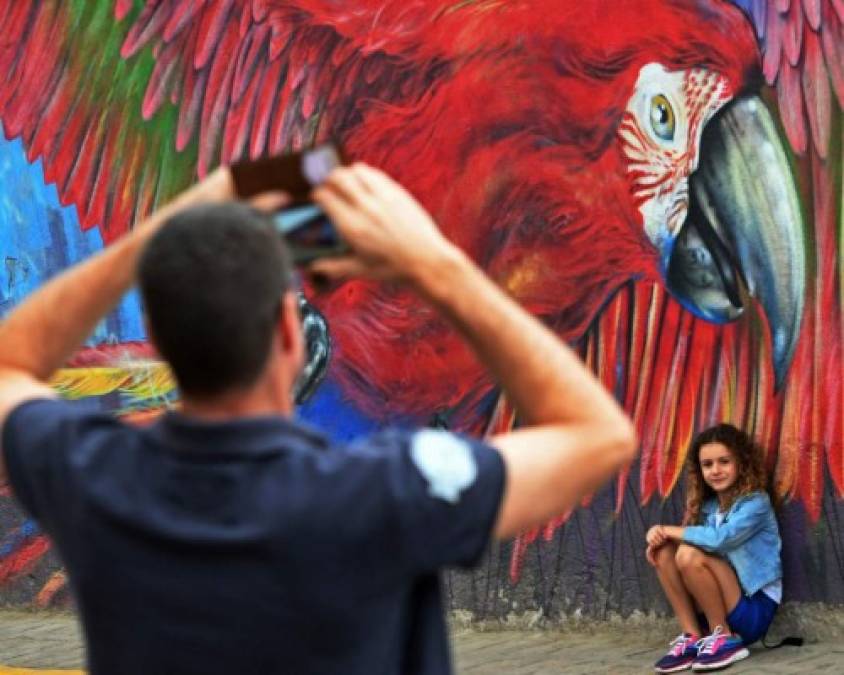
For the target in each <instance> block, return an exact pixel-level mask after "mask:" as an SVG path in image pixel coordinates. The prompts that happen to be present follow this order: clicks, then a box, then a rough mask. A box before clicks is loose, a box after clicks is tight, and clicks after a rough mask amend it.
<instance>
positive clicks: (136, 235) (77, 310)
mask: <svg viewBox="0 0 844 675" xmlns="http://www.w3.org/2000/svg"><path fill="white" fill-rule="evenodd" d="M232 197H233V190H232V182H231V174H230V173H229V170H228V169H226V168H221V169H218V170H216V171H215V172H213V173H212V174H211V175H209V176H208V177H207V178H206V179H205V180H204V181H202V182H201V183H198V184H196V185H194V186H193V187H192V188H190V189H189V190H187V191H185V192H183V193H182V194H181V195H179V196H178V197H177V198H176V199H175V200H174V201H173V202H171V203H170V204H168V205H167V206H165V207H163V208H162V209H160V210H159V211H157V212H156V213H154V214H152V215H151V216H150V217H149V218H148V219H147V220H146V221H145V222H143V223H141V224H140V225H138V226H136V227H135V228H134V229H133V230H132V231H131V232H130V233H129V234H128V235H126V236H125V237H123V238H121V239H120V240H118V241H117V242H115V243H114V244H112V245H111V246H109V247H108V248H106V249H105V250H103V251H101V252H100V253H98V254H97V255H94V256H92V257H91V258H89V259H88V260H86V261H84V262H82V263H79V264H78V265H75V266H74V267H71V268H70V269H68V270H66V271H65V272H63V273H62V274H60V275H58V276H56V277H55V278H54V279H52V280H50V281H49V282H48V283H46V284H45V285H44V286H42V287H41V288H39V289H38V290H37V291H35V292H34V293H33V294H32V295H31V296H29V297H28V298H27V299H26V300H25V301H24V302H23V303H21V304H20V305H19V306H18V307H17V308H15V310H14V311H12V312H11V313H10V314H9V315H8V316H7V317H6V319H5V320H4V321H3V322H2V323H0V429H2V427H3V425H4V423H5V421H6V417H7V416H8V414H9V412H11V411H12V410H13V409H14V408H15V407H17V406H18V405H20V404H21V403H23V402H24V401H26V400H29V399H32V398H44V397H50V396H53V395H54V394H53V392H52V390H51V389H50V388H49V387H48V386H47V384H46V382H47V380H48V379H49V378H50V376H51V375H52V374H53V373H54V372H55V371H56V369H58V368H60V367H61V366H62V365H63V364H64V363H65V362H66V361H67V359H68V358H69V357H70V356H71V355H72V354H73V352H74V351H75V350H76V349H78V348H79V346H80V345H81V344H82V342H83V341H84V340H85V338H87V337H88V335H90V334H91V331H93V329H94V327H95V326H96V324H97V322H98V321H99V320H100V319H101V318H103V316H105V315H106V314H107V313H108V312H109V311H110V310H111V309H112V308H113V307H114V306H115V305H116V304H117V303H118V302H119V300H120V298H121V297H122V296H123V294H124V293H126V291H128V290H129V288H130V287H131V286H132V284H133V283H134V282H135V270H136V267H137V263H138V259H139V256H140V254H141V252H142V250H143V247H144V245H145V244H146V242H147V240H148V239H149V238H150V237H151V236H152V234H153V233H154V232H155V231H156V230H157V229H158V227H159V226H160V225H161V224H162V223H163V222H164V221H165V220H167V218H169V217H170V216H171V215H172V214H173V213H175V212H176V211H178V210H180V209H182V208H186V207H188V206H191V205H193V204H199V203H207V202H213V201H222V200H226V199H231V198H232ZM0 450H1V449H0ZM4 482H5V466H4V463H3V454H2V452H0V484H2V483H4Z"/></svg>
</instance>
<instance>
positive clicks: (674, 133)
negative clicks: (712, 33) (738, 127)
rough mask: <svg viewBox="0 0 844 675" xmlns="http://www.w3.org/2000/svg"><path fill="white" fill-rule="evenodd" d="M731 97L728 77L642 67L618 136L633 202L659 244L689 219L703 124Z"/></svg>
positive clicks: (653, 240)
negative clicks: (692, 185)
mask: <svg viewBox="0 0 844 675" xmlns="http://www.w3.org/2000/svg"><path fill="white" fill-rule="evenodd" d="M732 97H733V92H732V91H731V88H730V86H729V84H728V82H727V80H726V78H724V77H723V76H721V75H719V74H718V73H714V72H712V71H709V70H704V69H702V68H693V69H690V70H682V71H668V70H666V69H665V68H664V67H663V66H661V65H660V64H658V63H649V64H647V65H645V66H643V67H642V69H641V70H640V71H639V77H638V79H637V80H636V87H635V89H634V91H633V95H632V96H631V97H630V100H629V101H628V103H627V108H626V109H625V112H624V116H623V118H622V121H621V125H620V126H619V129H618V138H619V141H620V143H621V150H622V153H623V154H624V157H625V159H626V161H627V177H628V179H629V180H630V189H631V194H632V196H633V199H634V203H635V204H636V208H637V209H638V210H639V213H640V214H641V215H642V225H643V227H644V230H645V234H646V235H647V236H648V239H649V240H650V241H651V243H652V244H654V246H656V247H657V248H663V247H664V244H665V243H667V242H668V241H670V240H673V239H674V238H675V237H676V236H677V233H678V232H679V231H680V228H681V227H682V225H683V223H684V222H685V220H686V215H687V213H688V210H689V176H690V175H691V174H692V172H694V171H695V169H697V165H698V160H699V158H700V137H701V134H702V132H703V128H704V127H705V126H706V123H707V122H708V121H709V120H710V119H711V118H712V116H713V115H714V114H715V113H716V112H717V111H718V110H719V109H720V108H721V107H722V106H723V105H724V104H725V103H726V102H727V101H729V100H730V99H731V98H732ZM665 248H666V249H667V250H670V248H671V247H670V246H669V247H665Z"/></svg>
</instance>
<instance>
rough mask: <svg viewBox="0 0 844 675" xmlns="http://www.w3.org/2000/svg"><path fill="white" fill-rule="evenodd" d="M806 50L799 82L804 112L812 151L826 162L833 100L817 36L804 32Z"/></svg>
mask: <svg viewBox="0 0 844 675" xmlns="http://www.w3.org/2000/svg"><path fill="white" fill-rule="evenodd" d="M805 48H806V57H805V63H804V65H803V72H802V74H801V80H802V84H803V96H804V100H805V102H806V113H807V115H808V117H809V128H810V129H811V131H812V140H813V142H814V146H815V151H816V152H817V153H818V155H819V156H820V157H821V158H822V159H826V156H827V153H828V151H829V138H830V126H831V124H832V98H831V95H830V91H829V78H828V77H827V74H826V64H825V63H824V58H823V54H822V53H821V43H820V40H819V39H818V36H817V34H815V33H813V32H812V31H808V30H807V31H806V41H805Z"/></svg>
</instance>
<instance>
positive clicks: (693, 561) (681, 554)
mask: <svg viewBox="0 0 844 675" xmlns="http://www.w3.org/2000/svg"><path fill="white" fill-rule="evenodd" d="M704 557H705V556H704V554H703V552H702V551H701V550H700V549H697V548H695V547H694V546H689V545H688V544H680V545H679V546H678V547H677V553H676V554H675V556H674V562H675V563H676V564H677V567H679V568H680V569H686V568H689V567H692V566H693V565H700V564H701V563H703V562H704V560H703V559H704Z"/></svg>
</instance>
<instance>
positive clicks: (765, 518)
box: [665, 493, 773, 553]
mask: <svg viewBox="0 0 844 675" xmlns="http://www.w3.org/2000/svg"><path fill="white" fill-rule="evenodd" d="M772 518H773V509H772V507H771V500H770V498H769V497H768V495H767V494H765V493H756V494H753V495H750V496H748V497H745V498H743V503H742V504H741V505H740V506H739V508H736V509H735V510H734V511H733V512H732V513H731V514H730V517H729V518H728V519H727V520H726V521H724V522H723V523H722V524H721V525H720V526H719V527H710V526H708V525H689V526H687V527H672V526H667V527H665V530H666V532H665V534H666V536H667V537H669V538H670V539H671V540H672V541H676V542H678V543H685V544H692V545H694V546H697V547H698V548H701V549H703V550H704V551H707V552H709V553H724V552H726V551H730V550H732V549H735V548H738V547H739V546H741V545H742V544H744V542H746V541H747V540H748V539H750V538H751V537H752V536H753V535H755V534H756V533H757V532H759V531H760V530H762V529H764V528H765V526H766V525H767V524H768V522H769V521H770V520H771V519H772Z"/></svg>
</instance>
